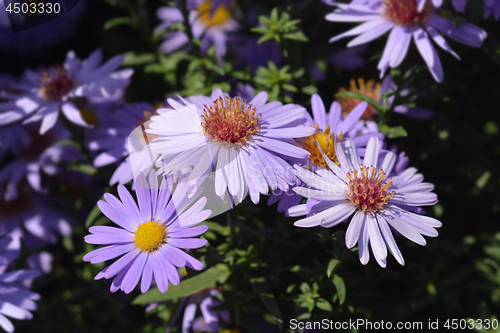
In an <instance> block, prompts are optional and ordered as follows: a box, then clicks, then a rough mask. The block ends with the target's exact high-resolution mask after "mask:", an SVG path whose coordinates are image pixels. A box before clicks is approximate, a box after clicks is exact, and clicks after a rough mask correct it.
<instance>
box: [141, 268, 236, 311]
mask: <svg viewBox="0 0 500 333" xmlns="http://www.w3.org/2000/svg"><path fill="white" fill-rule="evenodd" d="M228 276H229V272H228V270H227V269H225V266H224V265H217V266H213V267H211V268H209V269H207V270H206V271H204V272H203V273H201V274H198V275H196V276H193V277H191V278H188V279H184V280H182V281H181V283H179V284H178V285H177V286H174V285H172V284H171V285H170V286H169V288H168V291H167V292H166V293H161V292H160V291H159V290H158V289H152V290H149V291H148V292H147V293H145V294H143V295H139V296H137V297H136V298H135V299H134V300H133V301H132V304H142V305H144V304H146V303H151V302H164V301H168V300H172V299H178V298H181V297H184V296H188V295H191V294H194V293H196V292H198V291H201V290H203V289H205V288H214V287H215V286H216V285H217V282H219V283H223V282H224V281H225V280H226V279H227V277H228Z"/></svg>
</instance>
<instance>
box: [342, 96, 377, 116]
mask: <svg viewBox="0 0 500 333" xmlns="http://www.w3.org/2000/svg"><path fill="white" fill-rule="evenodd" d="M335 97H350V98H357V99H359V100H361V101H365V102H368V104H370V105H371V106H373V107H374V108H375V110H377V111H378V112H380V113H382V114H385V111H386V110H385V108H384V106H383V105H382V104H380V103H379V102H377V101H376V100H374V99H373V98H371V97H370V96H366V95H365V94H362V93H360V92H357V91H341V92H338V93H336V94H335Z"/></svg>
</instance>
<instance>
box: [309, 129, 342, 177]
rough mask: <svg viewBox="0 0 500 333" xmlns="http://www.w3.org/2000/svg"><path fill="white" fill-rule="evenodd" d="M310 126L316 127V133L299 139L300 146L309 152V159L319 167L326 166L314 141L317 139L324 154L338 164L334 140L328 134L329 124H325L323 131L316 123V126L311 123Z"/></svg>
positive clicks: (340, 137)
mask: <svg viewBox="0 0 500 333" xmlns="http://www.w3.org/2000/svg"><path fill="white" fill-rule="evenodd" d="M311 127H316V133H314V134H313V135H311V136H308V137H307V138H305V139H304V140H301V139H299V142H300V144H301V146H302V148H304V149H305V150H307V151H308V152H310V153H311V156H310V157H309V160H310V161H311V162H313V163H314V164H315V165H317V166H319V167H322V168H325V167H326V168H328V164H327V163H326V161H325V159H324V157H323V155H322V154H321V151H320V150H319V148H318V146H317V145H316V141H318V143H319V145H320V146H321V149H322V150H323V152H324V153H325V155H326V156H328V158H329V159H330V160H332V161H333V163H335V164H337V165H339V160H338V159H337V154H335V141H334V140H333V138H332V136H331V134H330V125H328V126H326V129H325V131H324V132H322V131H321V130H320V129H319V124H316V126H314V125H312V126H311ZM339 139H340V140H341V141H342V132H341V133H340V135H339Z"/></svg>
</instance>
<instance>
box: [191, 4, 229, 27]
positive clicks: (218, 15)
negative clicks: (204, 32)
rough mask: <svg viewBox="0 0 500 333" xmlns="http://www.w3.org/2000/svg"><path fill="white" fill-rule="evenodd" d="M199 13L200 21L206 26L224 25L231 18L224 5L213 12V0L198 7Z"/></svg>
mask: <svg viewBox="0 0 500 333" xmlns="http://www.w3.org/2000/svg"><path fill="white" fill-rule="evenodd" d="M198 11H199V12H200V20H201V21H202V22H203V24H205V25H206V26H213V25H222V24H224V23H226V22H227V21H229V19H230V18H231V13H230V12H229V10H228V8H227V7H226V6H225V5H224V4H220V5H219V7H218V8H217V9H216V10H215V12H213V11H212V1H211V0H206V1H203V2H202V3H201V4H200V5H199V6H198Z"/></svg>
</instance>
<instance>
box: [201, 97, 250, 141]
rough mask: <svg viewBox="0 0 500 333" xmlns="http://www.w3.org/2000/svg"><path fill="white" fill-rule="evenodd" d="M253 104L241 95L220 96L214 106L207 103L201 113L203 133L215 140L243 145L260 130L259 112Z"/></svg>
mask: <svg viewBox="0 0 500 333" xmlns="http://www.w3.org/2000/svg"><path fill="white" fill-rule="evenodd" d="M256 111H257V110H256V109H255V108H254V107H253V105H252V104H248V103H247V102H246V101H245V100H243V99H241V98H239V97H233V98H229V97H226V99H225V103H224V101H223V100H222V97H219V99H217V100H216V101H215V102H214V103H213V106H211V107H208V106H206V105H205V110H204V111H203V114H202V115H201V127H202V128H203V133H205V134H206V135H208V136H209V137H210V138H211V139H212V140H213V141H217V142H222V143H228V144H232V145H237V146H239V147H241V146H242V145H244V144H245V143H247V142H248V141H249V140H250V139H251V138H252V136H253V135H254V134H255V133H256V132H257V131H259V130H260V125H259V120H258V118H259V117H260V114H259V113H256Z"/></svg>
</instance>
